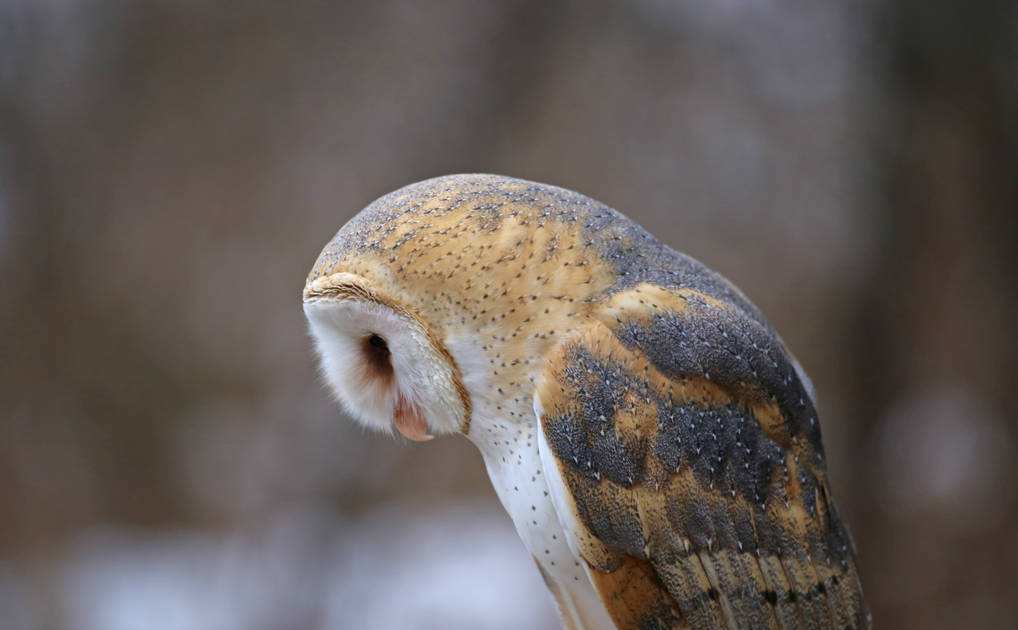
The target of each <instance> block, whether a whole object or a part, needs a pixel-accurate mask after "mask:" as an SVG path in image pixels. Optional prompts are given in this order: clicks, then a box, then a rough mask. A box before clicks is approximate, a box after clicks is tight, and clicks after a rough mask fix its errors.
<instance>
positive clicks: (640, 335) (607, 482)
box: [303, 175, 870, 630]
mask: <svg viewBox="0 0 1018 630" xmlns="http://www.w3.org/2000/svg"><path fill="white" fill-rule="evenodd" d="M303 298H304V311H305V313H306V315H307V319H308V321H309V326H310V331H311V336H312V337H313V339H314V343H315V346H316V349H317V353H318V356H319V357H320V363H321V372H322V375H323V377H324V380H325V381H326V382H327V383H328V385H329V386H330V387H331V389H332V390H333V392H334V393H335V395H336V398H338V400H339V401H340V402H341V404H342V405H343V406H344V407H345V408H346V410H347V412H348V413H349V415H350V416H352V417H353V418H354V419H355V420H356V421H358V422H360V423H362V424H364V425H365V426H367V427H371V428H374V429H378V430H380V431H383V432H394V431H395V432H398V433H399V434H401V435H403V436H404V437H406V438H408V439H410V440H415V441H426V440H430V439H432V437H434V436H441V435H448V434H456V433H459V434H462V435H464V436H466V437H467V438H468V439H469V440H470V441H471V442H473V443H474V444H475V445H476V446H477V448H478V449H480V452H481V454H482V456H483V459H484V463H485V466H486V468H487V472H488V475H489V477H490V478H491V482H492V484H493V486H494V488H495V491H496V493H497V495H498V497H499V499H500V500H501V502H502V505H503V506H504V507H505V509H506V511H507V512H508V513H509V516H510V517H511V519H512V521H513V523H514V525H515V526H516V530H517V531H518V532H519V535H520V538H521V539H522V540H523V543H524V545H525V546H526V548H527V549H528V550H529V552H530V553H531V554H532V555H533V557H534V559H535V561H536V564H537V567H538V569H539V571H540V573H541V575H542V577H543V578H544V581H545V583H546V584H547V586H548V589H549V590H550V592H551V593H552V595H553V596H554V598H555V601H556V603H557V604H558V609H559V612H560V615H561V619H562V623H563V626H564V627H565V628H567V629H570V630H608V629H615V628H617V629H620V630H638V629H639V630H645V629H648V628H690V629H694V630H721V629H727V630H735V629H736V628H739V629H742V628H774V629H783V630H792V629H800V628H802V629H806V628H809V629H817V628H825V629H826V628H830V629H837V630H845V629H846V628H852V629H860V628H867V627H869V625H870V621H869V616H868V613H867V612H866V607H865V604H864V602H863V597H862V590H861V586H860V583H859V578H858V574H857V571H856V565H855V552H854V549H853V546H852V542H851V540H850V538H849V535H848V533H847V531H846V529H845V526H844V525H843V524H842V521H841V518H840V517H839V515H838V511H837V509H836V508H835V505H834V500H833V497H832V496H831V487H830V484H829V483H828V479H827V472H826V462H825V460H824V450H823V446H822V444H821V439H820V425H819V422H818V420H817V411H816V402H815V399H814V394H813V391H812V385H811V384H810V381H809V379H808V378H807V377H806V375H805V373H804V372H803V370H802V368H801V367H800V365H799V363H798V362H797V361H796V360H795V359H794V358H793V357H792V355H791V354H790V353H789V352H788V350H787V349H786V348H785V346H784V344H783V342H782V341H781V339H780V338H779V337H778V335H777V333H775V331H774V330H773V329H772V328H771V326H770V325H769V324H768V323H767V322H766V321H765V320H764V318H763V316H762V315H761V314H760V311H759V310H757V308H756V307H755V306H753V305H752V304H751V303H750V302H749V300H748V299H747V298H746V297H745V296H744V295H743V294H742V293H741V292H740V291H739V290H738V289H736V288H735V287H734V286H733V285H732V284H730V283H729V282H728V281H726V280H725V279H724V278H722V277H721V276H720V275H718V274H717V273H714V272H713V271H711V270H709V269H707V268H706V267H705V266H704V265H702V264H700V263H699V262H697V261H695V260H693V259H692V258H689V257H688V256H685V255H683V254H680V253H678V252H676V251H674V250H672V249H670V248H669V247H667V246H666V245H664V244H662V243H661V242H659V241H657V240H656V239H655V238H654V237H653V236H651V235H650V234H649V233H648V232H646V231H645V230H644V229H642V228H641V227H640V226H638V225H637V224H635V223H634V222H632V221H631V220H629V219H628V218H626V217H625V216H624V215H622V214H621V213H619V212H617V211H615V210H612V209H610V208H608V207H606V206H604V205H602V204H600V203H598V202H596V201H594V200H592V199H590V198H588V197H585V196H583V195H580V194H578V193H575V192H571V191H568V190H564V189H562V188H557V187H554V186H548V185H544V184H538V183H534V182H528V181H523V180H518V179H512V178H508V177H501V176H494V175H453V176H447V177H439V178H436V179H431V180H428V181H424V182H420V183H416V184H412V185H410V186H407V187H405V188H402V189H400V190H397V191H395V192H393V193H390V194H388V195H386V196H384V197H382V198H381V199H378V200H377V201H375V202H374V203H372V204H371V205H369V206H368V207H367V208H365V209H364V210H363V211H361V212H360V213H359V214H358V215H357V216H356V217H354V218H353V219H352V220H351V221H350V222H349V223H347V224H346V225H345V226H344V227H343V228H342V229H340V230H339V232H338V233H337V234H336V236H335V237H334V238H333V239H332V240H331V241H330V242H329V243H328V244H327V245H326V246H325V249H324V250H323V251H322V253H321V254H320V256H319V257H318V260H317V262H316V263H315V265H314V267H313V268H312V269H311V272H310V274H309V275H308V278H307V283H306V285H305V287H304V292H303Z"/></svg>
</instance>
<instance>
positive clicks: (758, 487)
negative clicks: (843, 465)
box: [535, 284, 869, 630]
mask: <svg viewBox="0 0 1018 630" xmlns="http://www.w3.org/2000/svg"><path fill="white" fill-rule="evenodd" d="M801 374H802V372H801V368H798V367H797V365H796V364H795V362H794V360H792V359H791V357H790V356H789V355H788V353H787V352H786V351H785V349H784V347H783V345H782V344H781V342H780V340H779V339H778V338H777V337H776V335H774V333H773V332H772V331H771V330H770V329H769V328H767V327H766V326H765V325H764V324H762V323H761V322H760V321H759V320H757V319H755V318H754V317H752V316H750V315H747V314H746V313H744V312H743V311H741V310H740V309H739V307H738V306H737V305H734V304H731V303H727V302H724V301H721V300H719V299H717V298H714V297H711V296H708V295H704V294H701V293H697V292H696V291H692V290H686V289H665V288H662V287H659V286H654V285H647V284H644V285H640V286H637V287H634V288H631V289H629V290H628V291H624V292H622V293H618V294H615V295H614V296H612V297H610V298H609V299H607V301H606V302H604V303H603V304H602V305H601V307H600V308H599V309H596V310H595V311H594V312H593V317H592V318H591V320H590V322H589V323H588V325H586V326H585V327H583V328H582V329H580V330H578V331H577V332H576V333H575V334H574V335H572V336H571V337H570V338H569V339H568V340H566V341H564V342H563V343H562V344H560V345H559V347H558V348H556V350H555V351H554V352H553V353H552V355H550V356H549V357H548V361H547V366H546V368H545V371H544V373H543V375H542V377H541V380H540V382H539V386H538V392H537V398H538V401H539V404H536V405H535V410H536V411H537V413H538V416H539V421H540V427H541V433H542V435H541V437H542V439H541V442H540V448H541V449H542V459H543V460H544V461H545V462H546V467H548V465H549V464H550V465H551V466H553V467H554V470H553V471H552V472H553V473H554V474H553V475H552V476H550V480H551V482H552V483H553V484H555V485H556V486H557V487H555V488H554V494H555V495H556V497H557V498H556V509H557V510H558V511H559V514H560V518H561V519H562V520H563V521H564V524H565V525H566V526H567V530H568V532H569V539H570V544H571V545H572V546H574V547H575V550H576V551H577V553H578V554H579V555H580V556H581V557H582V558H583V559H584V560H585V561H586V562H587V565H588V566H587V569H588V575H590V577H591V581H592V582H593V583H594V586H595V588H596V589H597V591H598V593H599V595H600V596H601V599H602V601H603V602H604V604H605V607H606V608H607V610H608V611H609V613H610V614H611V615H612V618H613V620H614V622H615V624H616V625H617V626H618V627H619V628H624V629H629V628H633V629H634V630H636V629H640V630H645V629H647V628H691V629H693V630H736V629H742V628H761V629H767V630H800V629H801V630H825V629H835V628H836V629H837V630H845V629H846V628H852V629H853V630H859V629H862V628H867V627H869V619H868V615H867V613H866V611H865V606H864V604H863V600H862V594H861V588H860V586H859V581H858V576H857V573H856V569H855V558H854V550H853V549H852V546H851V544H850V542H849V539H848V535H847V533H846V531H845V529H844V526H843V525H842V523H841V521H840V519H839V517H838V514H837V510H836V509H835V507H834V503H833V501H832V500H831V496H830V490H829V486H828V483H827V473H826V467H825V461H824V454H823V447H822V444H821V440H820V432H819V423H818V422H817V419H816V410H815V408H814V404H813V398H812V395H811V394H810V393H809V392H807V390H806V386H805V384H804V383H803V380H802V378H801V376H800V375H801Z"/></svg>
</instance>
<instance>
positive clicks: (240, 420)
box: [0, 0, 1018, 630]
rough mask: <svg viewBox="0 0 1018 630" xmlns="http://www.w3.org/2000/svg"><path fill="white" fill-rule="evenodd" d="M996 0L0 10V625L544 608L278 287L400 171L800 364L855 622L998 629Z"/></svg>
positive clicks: (487, 615)
mask: <svg viewBox="0 0 1018 630" xmlns="http://www.w3.org/2000/svg"><path fill="white" fill-rule="evenodd" d="M1016 61H1018V4H1016V3H1014V2H1010V1H1009V0H982V1H980V2H973V3H949V2H929V1H928V0H895V1H888V2H875V1H870V2H839V1H835V0H813V1H810V2H805V1H801V0H799V1H791V0H789V1H778V0H715V1H713V2H700V1H696V0H682V1H677V0H635V1H632V2H628V3H598V2H587V1H582V0H575V1H572V2H559V3H546V2H541V1H516V2H499V3H478V2H468V1H465V0H464V1H458V2H457V1H452V2H444V3H441V4H434V5H428V6H425V3H418V2H413V1H411V0H402V1H362V2H342V3H331V2H302V3H283V2H271V1H267V0H266V1H251V2H226V1H223V2H213V1H210V0H144V1H141V0H139V1H135V2H116V1H113V0H105V1H104V0H4V1H3V2H0V327H2V328H0V330H2V334H0V359H2V361H0V365H2V368H0V369H2V378H0V626H2V627H3V628H4V629H5V630H35V629H54V630H62V629H67V630H154V629H158V630H234V629H236V630H275V629H284V628H285V629H298V630H303V629H308V630H318V629H321V630H338V629H347V628H349V629H360V628H369V629H373V628H382V629H388V628H409V629H422V630H423V629H439V628H442V629H446V628H448V629H458V628H464V629H465V628H470V629H491V630H495V629H503V628H506V629H508V628H535V629H541V630H550V629H552V628H555V627H556V622H555V617H554V612H553V608H552V604H551V601H550V597H549V596H547V595H546V594H545V592H544V587H543V585H542V584H541V580H540V578H539V576H538V574H537V572H536V571H535V570H534V568H533V566H532V563H531V561H530V559H529V558H528V557H527V554H526V552H525V551H524V550H523V547H522V545H521V544H520V543H519V542H518V540H517V538H516V536H515V534H514V532H513V530H512V527H511V525H510V524H509V521H508V518H506V517H505V516H504V515H503V514H502V512H501V508H500V507H499V506H498V504H497V501H496V499H495V496H494V494H493V492H492V490H491V489H490V487H489V483H488V481H487V478H486V476H485V474H484V471H483V467H482V464H481V460H480V457H479V455H478V454H477V453H476V452H475V450H474V448H473V447H472V446H471V445H470V444H469V443H467V441H466V440H463V439H456V438H450V439H445V440H440V441H438V442H436V443H432V444H429V445H427V446H423V447H422V446H409V445H407V444H402V443H398V442H396V441H394V440H387V439H384V438H381V437H377V436H369V435H365V434H364V432H363V431H361V430H360V429H357V428H355V427H353V426H352V425H351V423H350V422H348V421H347V420H346V419H345V418H343V417H342V415H341V413H340V411H339V410H338V408H337V407H336V406H335V405H334V404H332V403H331V402H330V400H329V397H328V395H327V393H326V391H325V389H324V388H323V387H321V386H320V384H319V382H318V379H317V377H316V374H315V366H314V363H313V359H312V354H311V352H310V348H309V343H308V338H307V335H306V332H305V324H304V319H303V315H302V312H301V308H300V291H301V288H302V286H303V282H304V276H305V274H306V272H307V270H308V269H309V268H310V266H311V264H312V262H313V261H314V259H315V257H316V256H317V254H318V252H319V250H320V249H321V247H322V246H323V245H324V244H325V243H326V241H328V240H329V238H330V237H331V236H332V234H333V233H334V232H335V231H336V230H337V229H338V228H339V227H340V226H341V225H342V224H343V223H344V222H345V221H346V220H347V219H348V218H349V217H351V216H352V215H353V214H354V213H355V212H357V211H358V210H359V209H360V208H362V207H363V206H365V205H366V204H367V203H369V202H370V201H371V200H373V199H374V198H376V197H378V196H379V195H381V194H383V193H386V192H388V191H390V190H392V189H395V188H397V187H399V186H402V185H404V184H407V183H409V182H412V181H415V180H419V179H423V178H426V177H430V176H435V175H440V174H445V173H452V172H464V171H466V172H479V171H480V172H496V173H504V174H510V175H514V176H518V177H523V178H528V179H535V180H538V181H544V182H549V183H554V184H558V185H561V186H565V187H568V188H573V189H576V190H579V191H581V192H584V193H586V194H588V195H590V196H593V197H595V198H597V199H599V200H601V201H604V202H605V203H607V204H609V205H612V206H614V207H616V208H618V209H620V210H622V211H623V212H626V213H628V214H629V215H630V216H631V217H632V218H634V219H636V220H637V221H639V222H641V223H642V224H644V225H645V226H646V227H647V228H648V229H650V230H651V231H652V232H654V233H655V234H656V235H658V236H659V237H660V238H661V239H663V240H664V241H666V242H667V243H669V244H670V245H672V246H674V247H676V248H678V249H681V250H684V251H686V252H688V253H690V254H692V255H693V256H695V257H697V258H699V259H701V260H703V261H704V262H706V263H707V264H708V265H710V266H712V267H714V268H716V269H718V270H719V271H721V272H722V273H724V274H725V275H727V276H728V277H729V278H731V279H732V280H733V281H734V282H736V283H737V284H738V285H740V286H741V287H742V288H743V289H744V290H745V291H746V292H747V293H748V295H749V296H750V297H751V298H752V299H753V300H754V301H755V302H756V303H757V304H758V305H759V306H760V307H761V308H762V309H763V310H764V312H765V313H766V314H767V315H768V316H769V318H770V319H771V320H772V322H773V323H774V324H775V326H776V327H777V328H778V329H779V330H780V331H781V332H782V334H783V336H784V337H785V339H786V341H787V342H788V344H789V346H790V347H791V348H792V349H793V351H794V352H795V353H796V354H797V355H798V356H799V358H800V359H801V360H802V363H803V364H804V365H805V367H806V369H807V370H808V371H809V372H810V373H811V375H812V377H813V380H814V381H815V383H816V386H817V389H818V391H819V397H820V407H821V414H822V415H821V418H822V423H823V430H824V433H825V441H826V444H827V450H828V453H829V462H830V468H831V476H832V479H833V484H834V486H835V494H836V496H837V497H838V500H839V503H840V505H841V508H842V511H843V512H844V513H845V515H846V517H847V520H848V522H849V524H850V526H851V529H852V532H853V534H854V536H855V539H856V543H857V546H858V548H859V552H860V563H861V571H862V574H863V583H864V585H865V588H866V593H867V596H868V599H869V603H870V605H871V607H872V610H873V613H874V617H875V621H876V624H877V626H878V627H881V628H895V629H900V628H924V629H939V628H1008V629H1009V628H1014V627H1015V625H1014V624H1015V619H1016V618H1018V579H1016V578H1015V576H1016V575H1018V551H1016V550H1015V545H1014V541H1015V539H1016V537H1018V525H1016V523H1018V491H1016V483H1018V465H1016V460H1015V456H1014V453H1015V446H1016V441H1018V427H1016V423H1015V418H1016V417H1018V408H1016V407H1018V403H1016V401H1018V397H1016V396H1015V389H1016V387H1018V382H1016V377H1015V375H1016V374H1018V326H1016V323H1018V321H1016V315H1015V314H1016V310H1018V288H1016V287H1018V265H1016V262H1018V261H1016V255H1015V252H1016V251H1018V250H1016V247H1018V229H1016V225H1015V223H1016V212H1015V211H1016V210H1018V126H1016V122H1015V121H1016V120H1018V80H1016V76H1018V75H1016V71H1018V67H1016Z"/></svg>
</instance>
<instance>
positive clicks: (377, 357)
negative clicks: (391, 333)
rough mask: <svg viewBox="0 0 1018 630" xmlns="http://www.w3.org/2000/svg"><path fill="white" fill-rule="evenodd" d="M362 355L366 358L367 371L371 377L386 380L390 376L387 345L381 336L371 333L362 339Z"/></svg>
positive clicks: (390, 369)
mask: <svg viewBox="0 0 1018 630" xmlns="http://www.w3.org/2000/svg"><path fill="white" fill-rule="evenodd" d="M364 354H365V356H366V357H367V362H368V369H369V370H370V372H371V375H372V376H375V377H377V378H384V379H388V378H390V377H391V376H392V363H390V361H389V354H390V352H389V344H388V343H386V342H385V338H384V337H382V336H381V335H377V334H375V333H372V334H370V335H368V336H367V337H365V339H364Z"/></svg>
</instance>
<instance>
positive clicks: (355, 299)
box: [304, 272, 467, 442]
mask: <svg viewBox="0 0 1018 630" xmlns="http://www.w3.org/2000/svg"><path fill="white" fill-rule="evenodd" d="M304 312H305V313H306V315H307V318H308V322H309V324H310V327H311V334H312V337H314V340H315V346H316V348H317V350H318V355H319V357H320V359H321V371H322V375H323V376H324V377H325V380H326V381H327V382H328V383H329V385H330V386H331V388H332V390H333V392H334V393H335V395H336V397H337V398H338V399H339V400H340V402H342V403H343V405H344V407H346V409H347V410H348V411H349V412H350V414H351V415H352V416H353V417H354V418H355V419H356V420H358V421H360V422H361V423H362V424H364V425H366V426H368V427H371V428H374V429H378V430H381V431H392V430H393V429H395V430H396V431H398V432H399V433H400V434H401V435H403V436H404V437H405V438H407V439H410V440H414V441H417V442H422V441H427V440H430V439H431V438H432V436H433V435H434V434H440V433H453V432H456V431H458V430H460V428H461V427H462V426H463V424H464V421H465V416H466V413H465V409H466V407H467V404H466V403H465V402H464V395H463V394H462V393H461V388H458V387H457V386H456V378H457V377H456V373H455V372H456V371H455V367H454V366H453V365H452V363H451V360H450V358H449V356H448V353H446V352H443V350H442V348H441V346H440V345H439V344H438V342H436V341H435V340H434V338H433V336H432V335H430V334H429V331H428V329H427V327H426V324H425V323H423V322H422V321H421V320H420V319H419V318H417V317H415V316H414V315H413V314H411V313H410V312H409V311H407V310H406V309H404V308H403V307H401V306H399V305H397V304H396V303H395V302H393V301H392V300H389V299H388V298H386V297H385V296H384V295H382V294H381V293H379V292H378V291H376V290H374V289H372V287H371V286H370V283H369V281H368V280H366V279H365V278H363V277H360V276H357V275H354V274H350V273H343V272H339V273H334V274H330V275H329V276H325V277H321V278H318V279H316V280H315V281H314V282H311V283H310V284H309V285H308V286H307V288H306V289H305V291H304Z"/></svg>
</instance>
